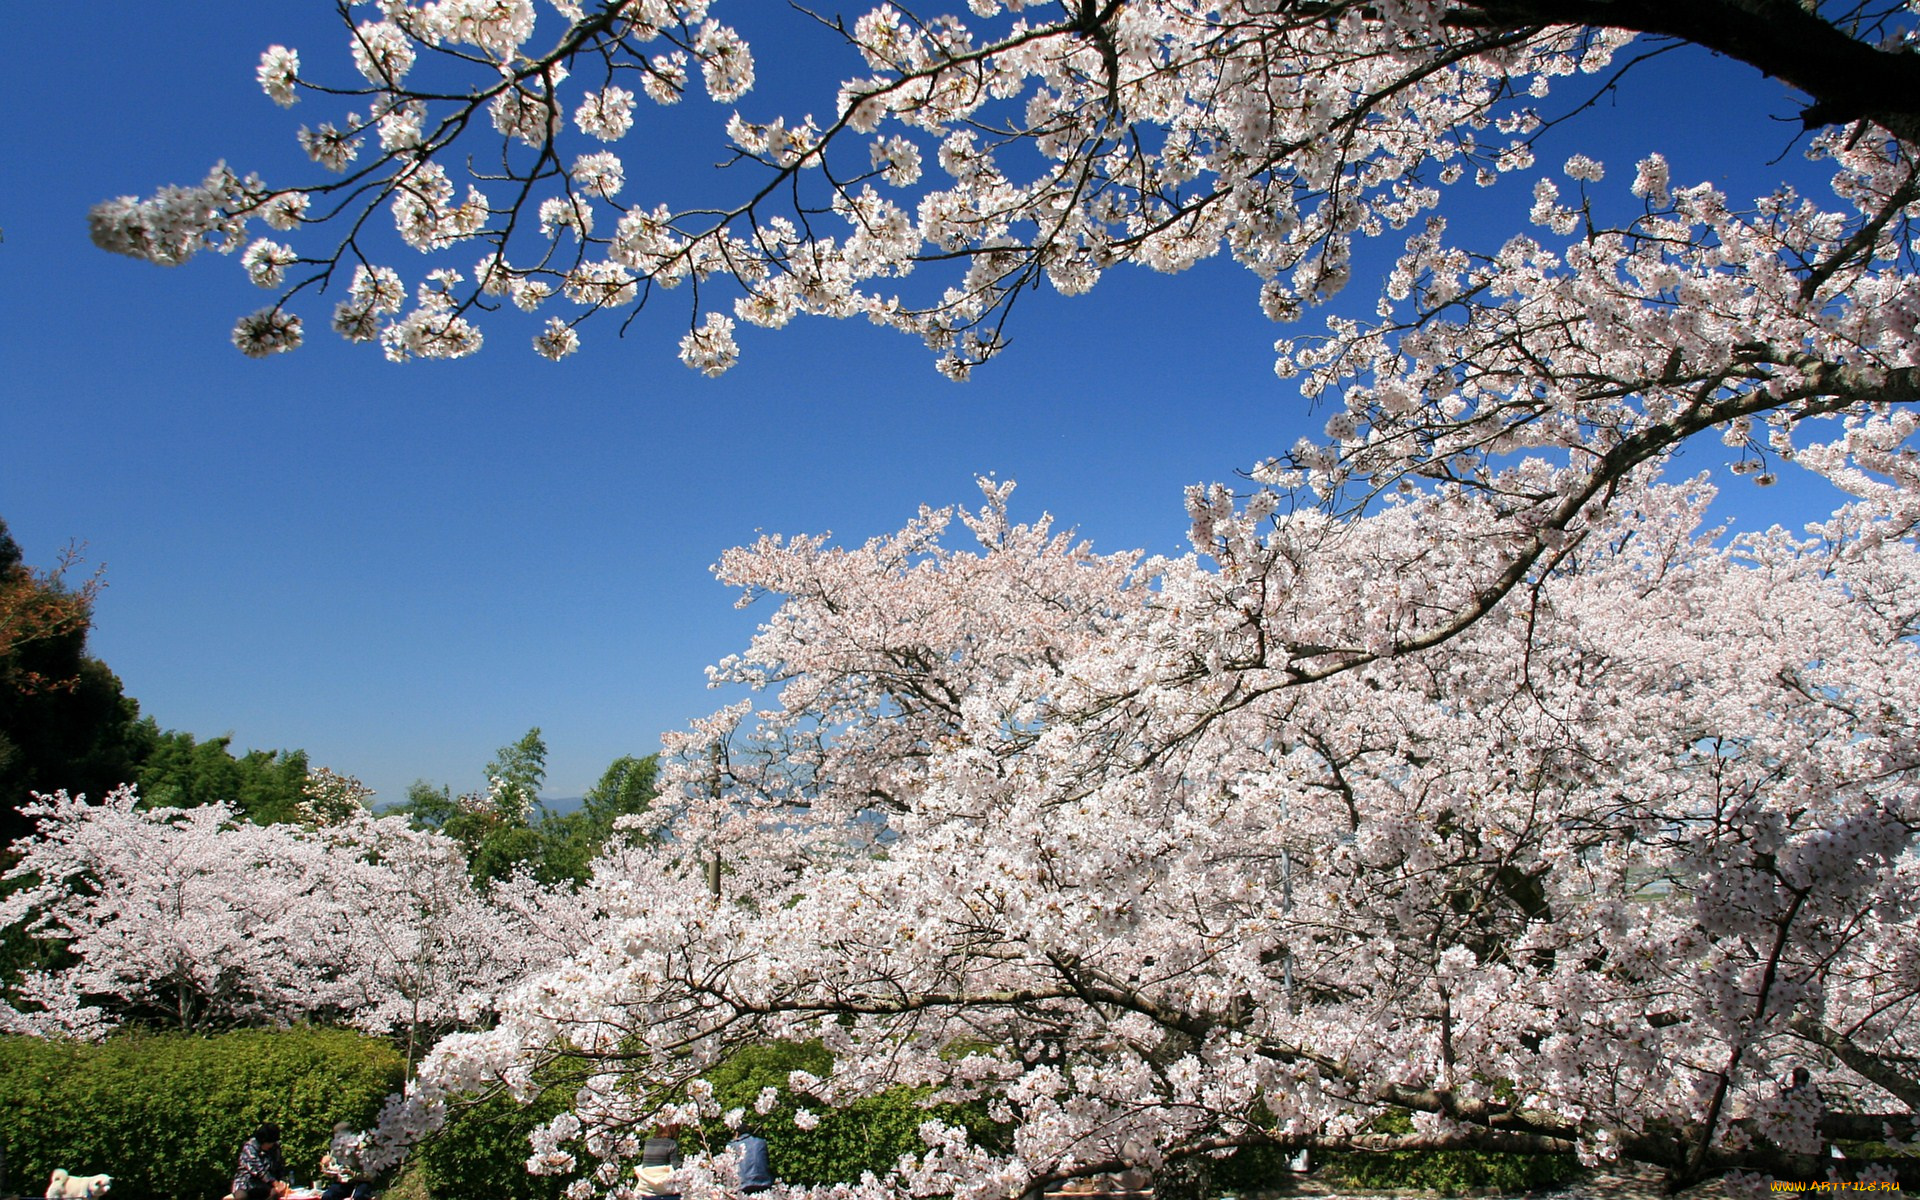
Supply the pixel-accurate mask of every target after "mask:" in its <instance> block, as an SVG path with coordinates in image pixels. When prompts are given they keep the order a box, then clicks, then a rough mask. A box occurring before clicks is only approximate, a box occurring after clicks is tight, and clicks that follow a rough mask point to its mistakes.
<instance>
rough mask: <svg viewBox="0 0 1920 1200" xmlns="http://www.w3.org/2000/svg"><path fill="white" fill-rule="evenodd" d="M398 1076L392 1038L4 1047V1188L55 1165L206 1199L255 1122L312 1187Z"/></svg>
mask: <svg viewBox="0 0 1920 1200" xmlns="http://www.w3.org/2000/svg"><path fill="white" fill-rule="evenodd" d="M404 1072H405V1062H404V1060H403V1059H402V1058H401V1056H400V1054H399V1052H398V1051H396V1050H395V1049H394V1048H393V1047H392V1046H391V1045H389V1044H388V1043H386V1042H382V1041H376V1040H373V1039H370V1038H366V1037H362V1036H361V1035H359V1034H355V1033H350V1032H347V1031H344V1030H334V1029H305V1028H302V1029H291V1030H264V1029H262V1030H244V1031H240V1032H236V1033H229V1034H222V1035H219V1036H217V1037H194V1036H190V1035H184V1034H160V1033H140V1032H129V1033H123V1034H119V1035H116V1036H114V1037H112V1038H109V1039H108V1040H107V1041H106V1042H104V1043H101V1044H99V1045H86V1044H82V1043H73V1042H58V1041H45V1040H41V1039H39V1038H26V1037H6V1038H0V1144H4V1147H5V1150H6V1163H7V1186H8V1188H9V1190H12V1191H16V1192H22V1193H26V1194H28V1195H32V1194H36V1193H38V1192H39V1191H41V1190H42V1189H43V1188H44V1187H45V1185H46V1179H47V1176H48V1175H49V1174H51V1173H52V1171H53V1170H54V1168H56V1167H61V1168H65V1169H66V1170H68V1171H71V1172H72V1173H74V1174H76V1175H83V1174H84V1175H94V1174H102V1173H104V1174H107V1175H111V1176H113V1196H114V1200H211V1198H213V1197H218V1196H220V1195H222V1194H223V1193H225V1192H226V1190H227V1187H228V1183H229V1181H230V1180H231V1179H232V1175H233V1168H234V1163H235V1159H236V1158H237V1155H238V1152H239V1147H240V1143H241V1142H242V1141H244V1140H245V1139H246V1138H247V1137H248V1136H249V1135H251V1134H252V1132H253V1130H254V1128H255V1127H256V1126H258V1125H259V1124H260V1123H261V1122H263V1121H273V1122H275V1123H276V1124H278V1125H279V1126H280V1128H281V1130H282V1138H283V1148H284V1150H285V1152H286V1157H287V1163H288V1165H289V1166H290V1168H291V1169H292V1171H293V1173H294V1175H295V1176H296V1178H298V1179H300V1180H301V1181H302V1182H306V1181H308V1180H311V1179H312V1178H313V1176H314V1173H315V1170H316V1168H317V1166H318V1163H319V1161H320V1155H321V1153H322V1152H323V1151H324V1150H325V1149H326V1145H327V1139H328V1135H329V1134H330V1133H331V1131H332V1129H333V1124H334V1122H336V1121H349V1122H352V1123H353V1124H354V1126H355V1128H362V1127H364V1126H366V1125H368V1124H371V1123H372V1121H373V1119H374V1117H375V1115H376V1114H377V1113H378V1112H379V1109H380V1104H381V1101H382V1100H384V1099H385V1097H386V1096H387V1095H388V1093H390V1092H392V1091H395V1090H396V1089H398V1088H399V1086H400V1084H401V1082H402V1079H403V1076H404ZM523 1157H524V1156H523Z"/></svg>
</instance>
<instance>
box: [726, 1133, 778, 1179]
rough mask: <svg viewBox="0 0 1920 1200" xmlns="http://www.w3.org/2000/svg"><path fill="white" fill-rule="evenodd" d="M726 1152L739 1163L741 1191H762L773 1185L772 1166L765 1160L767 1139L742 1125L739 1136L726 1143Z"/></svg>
mask: <svg viewBox="0 0 1920 1200" xmlns="http://www.w3.org/2000/svg"><path fill="white" fill-rule="evenodd" d="M727 1152H728V1153H729V1154H732V1155H733V1156H734V1158H735V1159H736V1160H738V1162H739V1164H740V1165H739V1168H738V1170H739V1175H740V1190H741V1191H743V1192H764V1191H766V1190H767V1189H768V1188H770V1187H772V1186H773V1167H772V1165H771V1164H769V1163H768V1161H767V1139H765V1138H763V1137H761V1136H760V1135H759V1134H757V1133H755V1132H753V1130H751V1129H747V1128H744V1127H743V1128H742V1129H741V1130H740V1134H739V1136H738V1137H736V1138H734V1139H733V1140H732V1141H730V1142H728V1143H727Z"/></svg>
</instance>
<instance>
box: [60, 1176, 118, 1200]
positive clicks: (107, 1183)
mask: <svg viewBox="0 0 1920 1200" xmlns="http://www.w3.org/2000/svg"><path fill="white" fill-rule="evenodd" d="M112 1186H113V1176H111V1175H69V1174H67V1173H66V1172H65V1171H63V1170H60V1169H58V1168H56V1169H55V1170H54V1172H53V1175H52V1177H51V1178H49V1179H48V1180H47V1200H100V1197H102V1196H104V1195H106V1194H107V1189H108V1188H110V1187H112Z"/></svg>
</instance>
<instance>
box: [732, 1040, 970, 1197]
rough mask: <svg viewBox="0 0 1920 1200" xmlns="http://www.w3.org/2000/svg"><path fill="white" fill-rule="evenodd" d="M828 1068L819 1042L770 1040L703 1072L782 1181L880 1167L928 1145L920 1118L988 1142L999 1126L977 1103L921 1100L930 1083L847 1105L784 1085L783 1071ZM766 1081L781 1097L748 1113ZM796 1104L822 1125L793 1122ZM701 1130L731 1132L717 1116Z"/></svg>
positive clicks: (823, 1179)
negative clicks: (740, 1111)
mask: <svg viewBox="0 0 1920 1200" xmlns="http://www.w3.org/2000/svg"><path fill="white" fill-rule="evenodd" d="M832 1070H833V1056H832V1055H831V1054H829V1053H828V1052H827V1050H826V1048H825V1047H824V1046H822V1045H821V1044H820V1043H819V1042H817V1041H814V1042H770V1043H766V1044H764V1045H758V1046H749V1047H747V1048H745V1049H743V1050H740V1051H739V1052H737V1053H735V1054H734V1055H733V1056H732V1057H731V1058H729V1059H727V1061H726V1062H724V1063H722V1064H720V1066H718V1067H716V1068H715V1069H714V1070H712V1071H710V1072H708V1074H707V1076H706V1078H707V1081H708V1082H709V1083H711V1084H712V1085H713V1094H714V1099H715V1100H717V1101H718V1102H719V1103H720V1106H721V1108H723V1109H729V1108H745V1109H746V1110H747V1126H748V1127H749V1128H751V1129H752V1130H753V1131H754V1132H756V1133H758V1134H759V1135H760V1136H761V1137H764V1138H765V1139H767V1157H768V1159H769V1160H770V1161H771V1162H772V1164H773V1172H774V1175H775V1176H776V1177H778V1178H779V1179H780V1180H781V1181H782V1182H785V1183H798V1184H827V1183H854V1182H858V1181H859V1179H860V1176H861V1173H862V1172H865V1171H872V1172H873V1173H874V1174H876V1175H879V1174H884V1173H885V1172H887V1171H889V1170H891V1169H892V1168H893V1166H894V1164H895V1163H896V1162H898V1161H899V1159H900V1156H901V1155H902V1154H915V1155H917V1154H920V1153H921V1152H922V1151H924V1150H925V1149H926V1143H924V1142H922V1141H921V1140H920V1132H919V1131H920V1123H921V1122H922V1121H925V1120H927V1119H929V1118H937V1119H939V1120H942V1121H946V1122H948V1123H950V1124H957V1125H963V1126H965V1127H966V1129H967V1130H968V1132H969V1133H971V1134H972V1135H973V1137H974V1139H975V1140H976V1141H981V1142H986V1143H989V1144H991V1143H992V1141H993V1140H994V1139H995V1138H996V1137H997V1136H998V1134H999V1132H1000V1131H999V1129H998V1127H997V1126H995V1125H994V1124H993V1123H992V1122H991V1121H989V1120H987V1118H986V1115H985V1113H984V1112H983V1111H981V1110H980V1109H979V1108H978V1107H976V1106H973V1105H964V1106H963V1105H953V1104H937V1105H933V1106H931V1107H926V1106H924V1105H923V1103H922V1102H923V1101H924V1100H925V1098H926V1096H927V1095H928V1094H929V1092H930V1090H931V1089H928V1088H905V1087H900V1088H893V1089H891V1090H889V1091H886V1092H882V1093H881V1094H880V1095H877V1096H868V1097H864V1098H862V1099H860V1100H856V1101H854V1102H853V1103H852V1104H849V1105H847V1106H846V1107H845V1108H829V1107H827V1106H825V1105H822V1104H820V1103H819V1102H817V1101H814V1102H811V1103H809V1102H808V1100H807V1099H806V1098H805V1097H799V1098H796V1097H795V1096H793V1095H792V1094H791V1093H790V1092H789V1091H788V1088H787V1075H788V1073H789V1072H792V1071H807V1072H809V1073H811V1074H814V1075H818V1076H822V1077H825V1076H827V1075H828V1074H830V1073H831V1072H832ZM768 1087H771V1088H773V1089H775V1090H776V1091H777V1092H778V1093H779V1097H780V1099H779V1103H778V1104H776V1105H775V1107H774V1108H773V1109H772V1111H770V1112H769V1113H767V1114H766V1115H765V1116H760V1115H758V1114H756V1113H754V1111H753V1104H754V1101H755V1099H757V1098H758V1097H759V1095H760V1090H761V1089H762V1088H768ZM800 1108H809V1109H811V1110H812V1111H813V1112H814V1113H815V1115H817V1116H818V1117H819V1118H820V1124H819V1125H818V1126H817V1127H815V1128H814V1129H812V1130H802V1129H799V1128H797V1127H796V1126H795V1125H794V1123H793V1116H794V1113H795V1111H796V1110H797V1109H800ZM701 1134H702V1136H704V1137H705V1138H706V1139H707V1143H708V1145H709V1146H710V1147H712V1148H714V1149H719V1148H720V1147H722V1146H724V1145H725V1144H726V1142H727V1140H728V1138H729V1137H730V1136H731V1134H730V1133H729V1132H728V1130H727V1129H726V1127H725V1126H723V1125H721V1124H719V1123H717V1122H716V1123H714V1124H713V1125H712V1126H710V1127H708V1128H706V1129H703V1130H702V1131H701Z"/></svg>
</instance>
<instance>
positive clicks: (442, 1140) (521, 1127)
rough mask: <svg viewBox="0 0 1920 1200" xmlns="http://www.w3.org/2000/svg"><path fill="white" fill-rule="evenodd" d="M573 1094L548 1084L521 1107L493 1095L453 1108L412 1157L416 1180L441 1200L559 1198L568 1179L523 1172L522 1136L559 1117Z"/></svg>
mask: <svg viewBox="0 0 1920 1200" xmlns="http://www.w3.org/2000/svg"><path fill="white" fill-rule="evenodd" d="M572 1096H573V1092H572V1089H570V1088H567V1087H551V1088H548V1089H547V1091H546V1092H545V1093H543V1094H542V1095H541V1097H540V1099H539V1100H537V1101H535V1102H534V1103H532V1104H530V1105H527V1106H525V1107H522V1106H521V1105H519V1104H517V1103H515V1102H514V1101H513V1100H512V1099H511V1098H509V1097H506V1096H495V1097H492V1098H490V1099H487V1100H483V1101H480V1102H479V1103H477V1104H473V1105H470V1106H466V1107H462V1108H459V1109H457V1110H455V1112H454V1113H453V1115H452V1116H451V1118H450V1119H449V1120H448V1121H447V1124H446V1127H445V1128H443V1129H442V1130H441V1131H440V1132H439V1133H437V1134H435V1135H434V1136H433V1137H432V1138H431V1139H429V1140H428V1141H427V1142H426V1143H425V1144H423V1145H422V1146H421V1147H420V1149H419V1151H418V1152H417V1153H416V1154H415V1155H414V1161H415V1164H416V1165H417V1168H418V1178H419V1182H420V1184H421V1185H423V1186H424V1188H425V1190H426V1192H427V1193H428V1194H429V1195H431V1196H434V1197H439V1198H441V1200H461V1198H464V1197H475V1196H486V1197H489V1200H558V1198H559V1196H560V1193H561V1192H562V1190H563V1189H564V1188H565V1187H566V1184H567V1180H566V1178H565V1177H564V1176H556V1175H530V1174H528V1173H527V1156H528V1155H529V1154H531V1153H532V1152H533V1149H532V1146H531V1145H530V1144H529V1143H528V1141H527V1135H528V1134H530V1133H532V1132H533V1130H534V1128H535V1127H536V1126H539V1125H544V1124H545V1123H547V1122H548V1121H551V1120H552V1119H553V1118H554V1117H556V1116H558V1115H560V1113H561V1111H562V1110H563V1109H565V1108H566V1107H567V1101H569V1100H570V1099H572ZM389 1200H391V1197H389Z"/></svg>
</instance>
